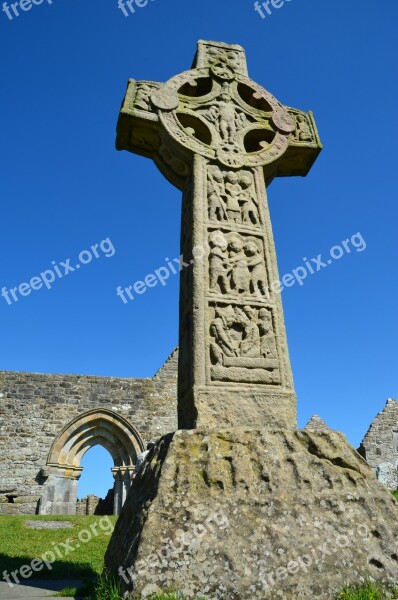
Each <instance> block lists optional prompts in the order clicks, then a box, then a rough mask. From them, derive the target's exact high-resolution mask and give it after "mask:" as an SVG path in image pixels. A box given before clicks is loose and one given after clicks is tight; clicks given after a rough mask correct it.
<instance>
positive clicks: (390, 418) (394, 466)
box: [358, 398, 398, 490]
mask: <svg viewBox="0 0 398 600" xmlns="http://www.w3.org/2000/svg"><path fill="white" fill-rule="evenodd" d="M358 451H359V453H360V454H362V456H363V457H364V458H365V460H367V462H368V463H369V465H370V466H371V467H372V468H373V469H374V471H375V473H376V476H377V478H378V479H379V480H380V481H381V482H382V483H384V484H385V485H386V486H387V487H388V488H390V489H391V490H396V489H397V488H398V401H397V400H393V399H392V398H389V399H388V400H387V404H386V406H385V408H384V410H383V411H382V412H381V413H379V414H378V415H377V416H376V418H375V420H374V421H373V423H372V424H371V426H370V428H369V430H368V432H367V434H366V435H365V437H364V439H363V441H362V443H361V445H360V447H359V449H358Z"/></svg>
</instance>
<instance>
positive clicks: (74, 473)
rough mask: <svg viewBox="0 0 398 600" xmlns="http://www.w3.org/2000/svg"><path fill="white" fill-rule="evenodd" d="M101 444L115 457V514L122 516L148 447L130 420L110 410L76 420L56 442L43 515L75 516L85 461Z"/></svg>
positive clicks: (48, 468)
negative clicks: (133, 477)
mask: <svg viewBox="0 0 398 600" xmlns="http://www.w3.org/2000/svg"><path fill="white" fill-rule="evenodd" d="M97 445H100V446H102V447H103V448H105V449H106V450H107V451H108V452H109V454H110V455H111V457H112V459H113V463H114V467H113V469H112V472H113V476H114V478H115V486H114V492H115V494H114V495H115V503H114V513H115V514H119V512H120V510H121V508H122V506H123V504H124V501H125V499H126V496H127V492H128V489H129V488H130V484H131V473H132V471H133V469H134V466H135V464H136V460H137V456H138V454H140V453H141V452H142V451H143V450H144V448H145V445H144V441H143V439H142V438H141V436H140V434H139V432H138V431H137V429H135V427H133V426H132V425H131V424H130V423H129V422H128V421H127V420H126V419H124V418H123V417H121V416H119V415H118V414H116V413H114V412H112V411H110V410H106V409H98V410H91V411H88V412H86V413H83V414H81V415H79V416H77V417H75V418H74V419H73V420H72V421H71V422H70V423H68V425H66V426H65V427H64V428H63V429H62V430H61V432H60V433H59V434H58V435H57V437H56V439H55V440H54V442H53V444H52V446H51V449H50V451H49V454H48V458H47V464H46V468H45V470H44V473H43V474H44V476H45V477H46V478H47V482H46V485H45V493H44V494H43V496H42V499H41V503H40V513H41V514H74V512H75V510H76V499H77V482H78V479H79V477H80V475H81V472H82V470H83V469H82V467H81V466H80V465H81V460H82V458H83V456H84V454H85V453H86V452H87V451H88V450H89V449H90V448H92V447H94V446H97Z"/></svg>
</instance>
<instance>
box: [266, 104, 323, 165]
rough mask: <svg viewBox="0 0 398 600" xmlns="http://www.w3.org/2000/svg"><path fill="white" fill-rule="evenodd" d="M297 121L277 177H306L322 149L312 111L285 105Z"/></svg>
mask: <svg viewBox="0 0 398 600" xmlns="http://www.w3.org/2000/svg"><path fill="white" fill-rule="evenodd" d="M284 108H285V109H286V110H287V112H288V113H289V115H290V116H291V117H292V119H293V121H294V123H295V129H294V131H293V133H292V135H291V140H290V142H289V146H288V148H287V150H286V152H285V154H284V155H283V157H282V159H281V161H280V163H279V165H278V171H277V177H291V176H293V175H298V176H301V177H305V176H306V175H307V174H308V172H309V171H310V169H311V167H312V165H313V164H314V162H315V161H316V159H317V157H318V155H319V153H320V152H321V150H322V144H321V140H320V138H319V134H318V130H317V127H316V124H315V119H314V115H313V114H312V112H311V111H309V112H304V111H301V110H297V109H295V108H291V107H289V106H285V107H284Z"/></svg>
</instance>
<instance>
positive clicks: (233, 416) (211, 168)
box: [117, 41, 321, 429]
mask: <svg viewBox="0 0 398 600" xmlns="http://www.w3.org/2000/svg"><path fill="white" fill-rule="evenodd" d="M117 148H118V149H119V150H129V151H130V152H134V153H136V154H141V155H143V156H146V157H149V158H152V159H153V160H154V162H155V164H156V165H157V167H158V168H159V169H160V170H161V172H162V173H163V174H164V175H165V177H167V179H168V180H169V181H170V182H171V183H173V184H174V185H175V186H177V187H178V188H179V189H181V190H182V192H183V203H182V229H181V253H182V255H183V262H184V265H188V264H189V265H190V266H183V268H182V270H181V286H180V341H179V376H178V419H179V428H180V429H193V428H199V427H211V428H212V427H217V428H222V427H231V426H242V427H257V428H259V427H275V428H288V429H289V428H296V427H297V421H296V397H295V392H294V387H293V377H292V372H291V366H290V360H289V354H288V348H287V340H286V333H285V326H284V318H283V310H282V303H281V298H280V289H279V285H278V283H277V282H278V280H279V275H278V268H277V262H276V255H275V247H274V241H273V235H272V228H271V222H270V215H269V209H268V204H267V197H266V187H267V186H268V185H269V184H270V183H271V181H272V180H273V179H274V177H285V176H290V175H302V176H304V175H306V174H307V173H308V171H309V170H310V168H311V166H312V164H313V163H314V161H315V159H316V157H317V155H318V154H319V152H320V150H321V144H320V141H319V137H318V134H317V130H316V126H315V122H314V119H313V116H312V113H310V112H309V113H306V112H302V111H300V110H296V109H292V108H289V107H286V106H283V105H282V104H281V103H280V102H278V100H276V99H275V98H274V97H273V96H272V95H271V94H270V93H269V92H267V91H266V90H265V89H264V88H263V87H261V86H260V85H258V84H257V83H254V82H253V81H252V80H251V79H249V77H248V73H247V65H246V56H245V51H244V50H243V48H242V47H241V46H236V45H227V44H223V43H218V42H205V41H199V43H198V50H197V54H196V56H195V60H194V64H193V67H192V70H190V71H186V72H184V73H182V74H181V75H177V76H176V77H173V78H172V79H170V80H169V81H168V82H167V83H164V84H161V83H156V82H153V81H134V80H130V81H129V84H128V88H127V93H126V97H125V99H124V102H123V106H122V109H121V113H120V117H119V122H118V131H117Z"/></svg>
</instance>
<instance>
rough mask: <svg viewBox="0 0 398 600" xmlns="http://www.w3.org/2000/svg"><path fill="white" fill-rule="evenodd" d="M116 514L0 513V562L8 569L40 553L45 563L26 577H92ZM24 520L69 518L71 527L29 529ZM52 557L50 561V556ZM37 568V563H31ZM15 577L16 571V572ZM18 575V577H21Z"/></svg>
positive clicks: (98, 568) (100, 566) (98, 570)
mask: <svg viewBox="0 0 398 600" xmlns="http://www.w3.org/2000/svg"><path fill="white" fill-rule="evenodd" d="M116 518H117V517H98V516H90V517H86V516H78V517H77V516H73V517H69V516H53V515H52V516H48V517H47V516H30V515H29V516H10V515H7V516H0V532H1V535H0V564H1V566H2V571H3V570H4V569H5V570H7V571H8V573H11V572H13V571H15V570H18V573H19V570H20V568H21V567H22V566H23V565H31V563H32V560H33V559H35V558H37V559H40V558H41V557H43V556H44V558H45V559H47V565H46V564H43V563H42V568H41V569H40V570H38V571H35V570H33V569H30V570H31V571H32V573H31V575H29V579H30V578H32V579H69V578H70V579H83V580H87V579H93V578H95V577H96V576H97V575H98V574H99V573H101V571H102V569H103V563H104V554H105V550H106V547H107V545H108V543H109V539H110V534H111V533H112V528H113V527H114V524H115V522H116ZM27 520H31V521H34V520H38V521H69V522H71V523H73V528H71V529H50V530H48V529H44V530H43V529H40V530H37V529H29V528H28V527H27V526H26V521H27ZM53 557H54V558H55V560H54V562H51V561H52V558H53ZM35 566H36V567H37V568H39V566H40V565H35ZM17 577H19V575H18V574H17ZM21 579H22V578H21Z"/></svg>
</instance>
